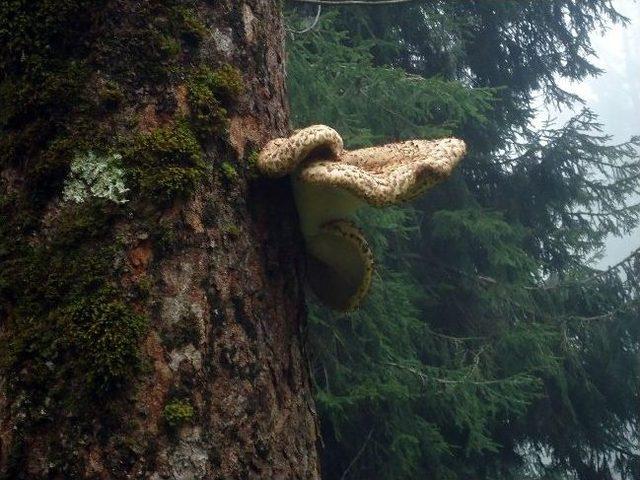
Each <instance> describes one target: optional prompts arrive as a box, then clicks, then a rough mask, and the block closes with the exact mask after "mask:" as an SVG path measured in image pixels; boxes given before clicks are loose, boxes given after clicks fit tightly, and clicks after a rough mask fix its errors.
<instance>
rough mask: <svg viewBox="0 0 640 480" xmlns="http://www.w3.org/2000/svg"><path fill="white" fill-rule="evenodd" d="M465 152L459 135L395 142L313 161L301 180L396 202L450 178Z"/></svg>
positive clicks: (373, 200)
mask: <svg viewBox="0 0 640 480" xmlns="http://www.w3.org/2000/svg"><path fill="white" fill-rule="evenodd" d="M465 151H466V147H465V143H464V142H463V141H462V140H458V139H456V138H445V139H442V140H410V141H407V142H401V143H392V144H389V145H384V146H381V147H371V148H364V149H361V150H355V151H352V152H344V153H343V154H342V155H340V156H339V158H338V159H337V160H336V159H328V160H324V161H317V162H313V163H310V164H309V165H307V166H305V167H304V168H302V169H301V170H300V173H299V179H300V181H301V182H305V183H309V184H318V185H325V186H332V187H336V188H342V189H344V190H347V191H349V192H351V193H352V194H354V195H355V196H357V197H359V198H362V199H363V200H365V201H366V202H367V203H368V204H370V205H375V206H379V207H380V206H385V205H392V204H396V203H400V202H403V201H406V200H410V199H412V198H415V197H416V196H418V195H419V194H421V193H422V192H424V191H425V190H427V189H429V188H431V187H433V186H434V185H436V184H437V183H439V182H441V181H442V180H444V179H445V178H447V177H448V176H449V175H450V174H451V172H452V171H453V169H454V168H455V167H456V165H457V164H458V162H460V160H461V159H462V157H463V156H464V154H465Z"/></svg>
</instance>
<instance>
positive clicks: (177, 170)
mask: <svg viewBox="0 0 640 480" xmlns="http://www.w3.org/2000/svg"><path fill="white" fill-rule="evenodd" d="M124 161H125V165H126V167H127V169H128V170H129V173H130V177H131V181H132V186H133V189H134V190H135V191H137V192H138V193H139V194H140V195H142V196H143V197H147V198H157V199H160V200H169V199H173V198H176V197H188V196H189V195H190V194H191V193H193V191H194V190H195V189H196V187H197V186H198V184H199V183H200V181H201V179H202V177H203V176H204V174H205V172H206V167H205V163H204V160H203V153H202V149H201V148H200V144H199V143H198V140H197V139H196V137H195V135H194V134H193V132H192V130H191V129H190V128H189V126H188V125H187V124H186V122H184V121H179V122H178V123H176V124H175V125H171V126H167V127H163V128H159V129H157V130H155V131H153V132H151V133H149V134H141V135H139V136H138V137H137V138H136V139H135V140H134V145H133V147H131V148H130V149H129V150H128V151H127V152H126V154H125V156H124Z"/></svg>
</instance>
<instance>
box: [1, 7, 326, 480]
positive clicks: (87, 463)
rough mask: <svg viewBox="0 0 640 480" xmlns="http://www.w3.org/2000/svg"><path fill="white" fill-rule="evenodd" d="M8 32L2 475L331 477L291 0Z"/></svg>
mask: <svg viewBox="0 0 640 480" xmlns="http://www.w3.org/2000/svg"><path fill="white" fill-rule="evenodd" d="M3 3H4V2H3ZM0 25H2V26H0V44H2V45H6V48H5V47H4V46H3V47H2V49H3V52H2V53H0V55H1V57H0V60H1V62H2V65H0V72H1V73H0V82H1V83H0V109H1V110H0V128H1V129H2V130H1V133H0V134H1V135H2V136H1V137H0V173H1V177H0V195H1V197H0V478H6V479H14V478H15V479H21V478H24V479H36V478H37V479H41V478H55V479H62V478H64V479H68V478H91V479H96V478H99V479H116V478H151V479H185V480H187V479H200V478H207V479H233V478H238V479H246V478H274V479H275V478H283V479H284V478H305V479H306V478H318V477H319V474H318V460H317V455H316V438H317V428H316V419H315V413H314V405H313V400H312V398H311V393H310V388H311V387H310V381H309V372H308V369H307V364H306V360H305V355H304V352H303V341H302V338H301V329H302V327H303V324H304V319H305V311H304V298H303V292H302V289H301V276H302V265H303V263H302V262H301V258H302V255H301V245H302V242H301V239H300V235H299V231H298V226H297V217H296V212H295V207H294V204H293V201H292V198H291V192H290V190H289V185H288V183H287V182H286V181H283V182H271V181H264V180H261V179H259V178H256V175H255V173H254V170H253V168H252V161H253V160H254V159H255V155H256V154H257V151H258V149H259V148H260V146H262V145H263V144H264V142H265V141H267V140H268V139H270V138H273V137H275V136H279V135H282V134H284V133H286V130H287V121H288V118H287V117H288V110H287V105H286V97H285V87H284V65H283V63H284V52H283V37H284V32H283V22H282V18H281V15H280V11H279V2H278V1H277V0H242V1H240V0H221V1H215V2H212V1H205V0H197V1H195V0H194V1H186V0H182V1H179V0H173V1H172V0H165V1H161V2H158V1H144V0H140V1H133V0H100V1H87V0H40V1H38V2H31V1H20V0H16V1H15V2H6V3H4V5H3V6H0ZM92 155H93V157H92ZM92 158H93V159H94V160H95V159H96V158H97V159H98V160H97V162H98V163H99V164H100V165H102V167H103V168H104V169H103V170H100V169H98V170H99V171H98V173H97V174H96V173H95V172H94V173H87V170H86V169H85V173H84V174H83V173H82V168H83V167H82V165H88V164H89V163H90V162H91V159H92ZM72 164H74V165H75V166H76V167H78V165H80V167H78V168H79V170H77V171H76V173H75V176H72V174H71V173H70V166H71V165H72ZM102 167H101V168H102ZM105 171H108V172H111V173H110V174H107V173H105ZM78 172H80V173H78ZM83 175H84V176H83ZM92 175H93V176H92ZM101 175H102V176H104V175H111V181H112V182H115V181H116V180H117V179H121V180H122V181H123V182H124V185H125V186H126V188H128V189H129V190H128V191H127V192H125V193H122V192H120V194H111V196H109V194H100V192H98V190H96V189H94V190H91V189H90V188H89V187H87V186H86V184H91V182H95V181H96V180H100V179H101V178H100V176H101ZM74 179H75V180H74ZM78 179H83V180H84V183H82V182H80V183H78V182H79V180H78ZM114 179H115V180H114ZM74 182H75V185H76V186H77V185H81V190H82V189H84V190H82V191H83V192H84V193H82V194H80V195H79V196H78V195H76V197H75V200H74V199H72V198H71V197H73V195H71V194H69V191H68V189H69V188H70V185H72V184H74ZM65 188H66V189H67V190H65ZM63 191H67V195H66V197H65V196H64V195H63ZM118 195H119V196H118ZM124 200H127V202H126V203H118V201H121V202H124ZM78 202H79V203H78Z"/></svg>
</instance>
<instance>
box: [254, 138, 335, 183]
mask: <svg viewBox="0 0 640 480" xmlns="http://www.w3.org/2000/svg"><path fill="white" fill-rule="evenodd" d="M341 152H342V137H340V134H339V133H338V132H336V131H335V130H334V129H333V128H331V127H327V126H326V125H312V126H310V127H307V128H303V129H301V130H298V131H296V132H294V134H293V135H291V136H290V137H289V138H276V139H274V140H271V141H270V142H269V143H267V145H266V146H265V147H264V148H263V149H262V151H261V152H260V155H259V156H258V162H257V167H258V169H259V170H260V171H261V172H262V173H264V174H265V175H268V176H270V177H282V176H284V175H288V174H289V173H291V172H292V171H293V170H294V169H295V168H296V167H298V165H299V164H300V163H302V162H303V161H305V160H308V159H309V157H310V156H315V157H318V158H323V159H326V158H335V157H337V156H338V155H339V154H340V153H341Z"/></svg>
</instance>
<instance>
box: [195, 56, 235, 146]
mask: <svg viewBox="0 0 640 480" xmlns="http://www.w3.org/2000/svg"><path fill="white" fill-rule="evenodd" d="M187 87H188V99H189V108H190V110H191V121H192V123H193V125H194V128H195V129H196V131H197V132H198V133H199V134H200V135H202V136H203V137H208V136H210V135H211V134H214V135H220V134H221V133H222V132H223V131H224V130H225V129H226V127H227V117H228V111H227V109H228V107H229V106H230V105H231V104H232V103H233V100H235V99H236V98H237V97H238V96H239V95H241V94H242V93H243V92H244V88H245V87H244V82H243V80H242V74H241V73H240V71H239V70H238V69H236V68H235V67H232V66H230V65H223V66H222V67H220V68H218V69H215V70H214V69H211V68H209V67H203V68H200V69H197V70H196V71H195V72H194V73H193V74H192V75H191V76H190V78H189V80H188V82H187Z"/></svg>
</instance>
